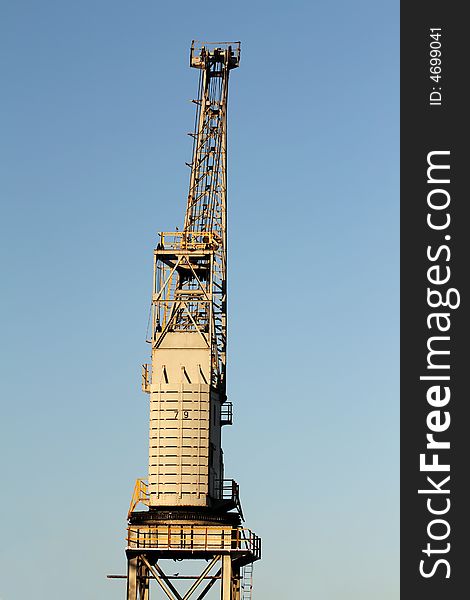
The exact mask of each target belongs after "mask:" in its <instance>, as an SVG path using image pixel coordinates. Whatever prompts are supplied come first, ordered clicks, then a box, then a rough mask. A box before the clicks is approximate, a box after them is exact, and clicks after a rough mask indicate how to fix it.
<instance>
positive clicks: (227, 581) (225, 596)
mask: <svg viewBox="0 0 470 600" xmlns="http://www.w3.org/2000/svg"><path fill="white" fill-rule="evenodd" d="M220 591H221V595H220V598H221V600H232V557H231V556H230V555H229V554H226V555H224V556H223V557H222V581H221V586H220Z"/></svg>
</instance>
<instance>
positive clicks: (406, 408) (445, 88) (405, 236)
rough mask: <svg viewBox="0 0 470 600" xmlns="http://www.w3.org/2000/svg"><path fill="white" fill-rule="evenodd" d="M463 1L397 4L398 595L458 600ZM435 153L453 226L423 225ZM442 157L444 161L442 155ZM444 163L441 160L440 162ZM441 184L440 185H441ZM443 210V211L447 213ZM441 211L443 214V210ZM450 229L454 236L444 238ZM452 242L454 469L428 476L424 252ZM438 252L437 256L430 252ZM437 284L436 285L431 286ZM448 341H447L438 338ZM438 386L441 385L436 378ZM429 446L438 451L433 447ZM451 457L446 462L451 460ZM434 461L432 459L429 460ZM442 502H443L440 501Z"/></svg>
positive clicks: (465, 553)
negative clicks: (443, 166)
mask: <svg viewBox="0 0 470 600" xmlns="http://www.w3.org/2000/svg"><path fill="white" fill-rule="evenodd" d="M464 9H465V3H461V2H443V1H441V2H436V1H435V0H428V1H423V0H419V1H417V2H402V3H401V17H400V20H401V42H400V61H401V77H400V86H401V88H400V101H401V125H400V135H401V158H400V169H401V190H400V193H401V216H400V221H401V245H400V252H401V257H400V261H401V281H400V284H401V299H400V302H401V306H400V310H401V331H400V334H401V361H400V365H401V417H400V421H401V424H400V425H401V456H400V467H401V489H400V503H401V506H400V510H401V527H400V537H401V542H400V543H401V559H400V571H401V572H400V576H401V586H400V590H401V591H400V595H401V600H418V599H419V600H420V599H421V598H423V599H426V600H434V599H437V598H439V600H444V599H445V600H453V599H454V598H455V599H457V598H458V599H459V600H460V599H462V598H466V597H469V598H470V591H469V582H468V579H469V578H470V561H469V558H470V548H469V546H470V528H469V521H470V519H469V517H468V515H467V505H468V503H469V492H467V491H466V490H467V489H469V488H470V467H469V463H470V411H469V406H470V394H469V384H468V382H467V379H469V378H470V352H469V345H470V331H469V294H468V288H469V286H468V278H469V274H470V268H469V266H468V262H469V260H470V250H469V243H468V241H469V240H470V227H469V223H470V218H467V217H466V215H467V213H468V212H470V211H468V210H467V208H468V207H469V206H470V194H469V191H468V189H467V188H468V187H469V179H470V160H469V159H470V153H469V150H468V148H467V144H468V143H469V135H468V133H469V131H468V130H469V126H468V120H469V114H468V113H469V109H470V106H469V103H468V102H467V101H466V97H465V89H466V88H468V87H469V83H470V78H469V71H470V69H469V68H468V66H467V63H468V57H469V56H470V48H469V40H470V35H469V26H470V25H469V24H468V23H467V22H466V21H465V18H464V14H463V13H464ZM430 28H441V30H442V37H441V38H440V39H441V42H442V48H441V51H442V72H441V75H442V77H441V79H440V81H439V82H438V83H435V82H433V81H431V79H430V74H431V73H430V70H429V67H430V63H429V59H430V53H429V50H430V46H429V43H430V41H431V39H430V31H429V30H430ZM433 86H434V87H437V88H439V87H440V88H442V89H441V92H442V106H430V105H429V95H430V92H431V91H432V87H433ZM436 150H450V165H451V169H450V180H451V181H450V184H449V185H447V186H441V187H445V188H446V189H447V190H448V191H449V193H450V195H451V203H450V206H449V211H450V216H451V223H450V226H449V228H448V230H445V231H433V230H431V229H430V228H429V227H428V226H427V223H426V218H427V213H428V212H429V210H428V206H427V194H428V192H429V191H430V189H431V187H432V185H430V184H428V183H427V177H426V170H427V166H428V165H427V154H428V152H431V151H436ZM441 160H442V159H441ZM444 162H445V160H444ZM437 187H439V186H437ZM444 212H445V211H444ZM442 216H443V214H442ZM445 235H450V236H451V239H450V240H445V239H444V236H445ZM444 244H447V245H448V246H449V248H450V251H451V257H450V260H449V261H448V262H446V261H445V258H444V256H445V255H446V252H445V251H443V252H442V254H441V259H439V260H438V261H437V262H439V264H440V265H441V266H442V268H443V269H444V268H445V265H448V266H449V267H450V269H451V279H450V282H449V283H448V284H447V285H441V286H440V287H441V289H442V291H443V293H444V291H445V288H448V287H454V288H457V289H458V290H459V292H460V296H461V304H460V307H459V308H457V309H455V310H452V309H445V307H442V308H438V309H436V310H437V311H444V310H446V312H449V313H450V318H451V327H450V330H449V332H448V333H447V334H446V333H441V335H449V336H450V338H451V339H450V341H449V342H448V349H450V356H447V357H443V361H441V362H445V361H446V360H447V359H448V362H450V370H449V371H448V372H446V373H444V371H435V373H437V374H441V375H442V374H449V375H450V377H451V380H450V382H447V383H444V382H443V385H449V387H450V389H451V400H450V402H449V404H448V405H447V407H445V408H444V407H443V408H441V411H445V410H448V411H449V412H450V416H451V424H450V427H449V429H448V430H447V431H445V432H443V433H441V434H436V436H435V437H436V439H441V440H448V441H450V444H451V448H450V450H442V451H440V452H439V461H440V462H449V461H450V472H449V473H443V472H441V473H440V472H436V473H434V474H433V473H422V472H420V468H419V455H420V454H421V453H424V452H426V433H428V432H429V430H428V428H427V424H426V417H427V415H428V413H429V412H430V411H431V410H436V409H435V408H433V407H431V406H430V405H429V404H428V402H427V400H426V391H427V389H428V387H429V386H430V385H431V383H430V382H424V381H420V379H419V378H420V376H421V375H426V374H428V375H429V374H430V372H429V370H427V352H428V349H427V346H426V344H427V341H428V338H429V337H430V336H431V335H438V334H439V333H438V332H437V333H436V329H435V328H433V329H431V330H430V329H428V326H427V323H426V318H427V316H428V314H429V313H430V312H434V310H433V309H431V308H429V306H428V304H427V297H426V294H427V287H428V285H430V284H429V282H428V281H427V269H428V268H429V267H430V266H432V265H433V264H436V263H432V262H430V261H429V260H428V258H427V256H426V249H427V247H428V246H431V247H432V248H433V249H437V248H439V246H440V245H444ZM434 255H435V254H434ZM430 287H433V288H437V286H434V285H432V286H431V285H430ZM442 347H443V348H444V347H445V344H443V345H442ZM435 384H436V385H437V383H435ZM428 453H432V451H428ZM446 459H447V460H446ZM428 460H429V459H428ZM427 475H429V476H431V477H433V475H434V480H435V481H436V482H440V481H442V479H444V478H445V477H446V476H447V475H450V481H449V482H448V484H447V485H445V486H442V488H449V489H450V494H449V495H448V496H447V495H444V494H443V495H440V494H434V495H433V496H429V497H431V498H433V499H435V500H432V501H431V502H435V504H433V505H432V506H434V508H440V507H441V508H442V507H444V506H445V505H446V503H445V502H446V501H445V500H444V498H445V497H448V498H449V499H450V502H451V505H450V509H449V512H448V513H446V514H445V515H441V518H443V519H446V520H447V521H448V523H449V525H450V528H451V530H450V534H449V536H448V538H446V539H444V540H442V541H435V540H432V539H430V538H429V536H428V532H427V527H428V525H429V523H430V521H432V520H433V519H434V518H440V517H439V516H438V515H435V516H433V515H431V514H430V513H429V511H428V508H427V504H426V503H427V498H428V496H426V495H420V494H418V489H423V488H424V489H426V488H431V487H432V486H431V485H429V484H428V483H427V481H426V476H427ZM439 502H440V504H439ZM431 530H432V531H433V532H434V534H437V535H441V534H442V535H443V534H444V533H445V530H446V528H445V526H444V525H441V528H440V529H439V525H435V526H433V528H432V529H431ZM428 542H429V543H431V546H432V547H433V549H434V548H436V549H441V550H442V549H444V548H445V547H447V546H446V544H447V543H449V544H450V550H449V552H445V553H442V554H439V553H436V554H432V555H431V556H430V557H428V556H427V555H426V554H425V553H423V549H426V546H427V543H428ZM440 558H442V559H445V560H447V561H448V562H449V565H450V577H449V578H446V574H447V573H448V571H447V566H446V565H445V564H440V565H438V566H436V571H435V574H434V575H433V576H431V577H428V578H425V577H423V576H422V575H421V574H420V571H419V567H420V561H421V560H425V566H424V570H425V571H426V572H427V573H429V572H431V571H432V570H433V567H434V565H435V563H436V561H437V560H439V559H440Z"/></svg>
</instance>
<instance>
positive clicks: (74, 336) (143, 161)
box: [0, 0, 399, 600]
mask: <svg viewBox="0 0 470 600" xmlns="http://www.w3.org/2000/svg"><path fill="white" fill-rule="evenodd" d="M0 5H1V9H0V74H1V87H2V92H1V95H0V104H1V111H0V193H1V196H0V199H1V232H0V245H1V252H0V260H1V263H2V264H1V269H2V271H1V272H2V277H1V283H2V292H1V297H0V302H1V312H0V314H1V319H2V324H1V341H2V343H1V356H0V367H1V371H2V373H1V376H0V380H1V384H0V385H1V401H2V408H1V441H0V444H1V477H2V488H3V491H2V493H1V495H0V503H1V508H0V514H1V519H2V523H1V531H2V543H1V545H0V553H1V556H0V599H1V600H29V599H31V598H34V599H35V600H55V599H57V600H59V599H62V598H67V599H68V600H95V599H97V598H100V599H103V600H112V599H117V598H124V597H125V592H124V583H123V582H119V581H108V580H106V578H105V576H106V575H107V574H108V573H115V574H119V573H124V572H125V555H124V532H125V525H126V519H125V517H126V513H127V508H128V504H129V500H130V496H131V492H132V488H133V485H134V481H135V479H136V478H137V477H139V476H145V474H146V465H147V419H148V414H147V411H148V397H147V396H146V395H144V394H142V393H141V392H140V365H141V363H142V362H146V361H147V359H148V356H149V347H148V344H145V341H144V340H145V332H146V325H147V317H148V308H149V304H150V291H151V275H152V249H153V246H154V245H155V242H156V232H157V231H162V230H163V231H164V230H169V231H172V230H174V228H175V226H177V225H178V226H180V227H181V225H182V221H183V213H184V208H185V201H186V194H187V187H188V178H189V170H188V168H187V167H186V166H185V164H184V163H185V161H189V160H190V153H191V139H190V138H189V137H188V136H186V133H187V132H188V131H191V129H192V127H193V122H194V105H192V104H191V103H190V102H189V101H190V99H191V98H193V97H195V94H196V89H197V75H198V73H197V72H196V71H195V70H193V69H190V68H189V66H188V55H189V47H190V43H191V40H192V39H193V38H195V39H203V40H204V39H205V40H241V41H242V59H241V66H240V68H239V69H238V70H236V71H235V72H233V74H232V77H231V89H230V102H229V104H230V107H229V115H230V117H229V219H230V222H229V228H230V232H229V243H230V247H229V252H230V255H229V269H230V271H229V277H230V283H229V294H230V296H229V300H230V306H229V319H230V321H229V323H230V325H229V327H230V331H229V335H230V341H229V356H228V360H229V363H228V364H229V367H228V369H229V370H228V387H229V399H230V400H231V401H232V402H233V403H234V409H235V424H234V426H233V427H232V428H225V429H224V450H225V458H226V474H227V476H228V477H233V478H235V479H237V480H238V481H239V483H240V485H241V493H242V500H243V504H244V510H245V515H246V517H247V525H249V526H250V527H252V528H253V529H254V531H256V532H257V533H258V534H259V535H261V536H262V538H263V560H262V561H261V562H260V563H258V564H257V565H256V567H255V596H254V599H256V600H291V599H297V598H306V599H309V600H310V599H311V600H344V599H347V600H377V599H380V600H392V599H394V600H395V599H396V598H398V439H399V438H398V43H399V37H398V36H399V33H398V2H397V0H393V1H392V0H386V1H384V2H376V1H375V0H359V1H356V2H349V1H347V0H338V1H336V2H327V1H326V0H322V1H315V0H311V1H309V2H307V1H303V2H300V1H298V0H291V1H289V2H279V1H277V0H271V1H270V2H255V1H253V0H252V1H245V0H239V1H237V2H224V3H211V2H194V1H191V2H189V1H188V2H187V1H180V2H171V3H163V2H157V1H156V0H154V1H150V0H139V1H134V2H130V1H127V2H126V1H124V0H112V1H111V0H93V1H92V0H80V1H75V2H73V1H71V0H55V1H54V0H41V1H34V0H30V1H27V0H14V1H10V2H6V1H5V2H1V3H0Z"/></svg>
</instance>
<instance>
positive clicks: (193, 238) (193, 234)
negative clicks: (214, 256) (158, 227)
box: [157, 231, 222, 250]
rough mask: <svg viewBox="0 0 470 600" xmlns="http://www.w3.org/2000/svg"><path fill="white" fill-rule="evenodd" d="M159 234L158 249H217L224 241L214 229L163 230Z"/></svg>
mask: <svg viewBox="0 0 470 600" xmlns="http://www.w3.org/2000/svg"><path fill="white" fill-rule="evenodd" d="M158 235H159V236H160V243H159V244H158V246H157V250H158V249H159V248H160V249H162V250H205V249H207V248H209V249H214V250H215V249H216V248H218V247H219V246H220V244H221V241H222V240H221V239H220V236H218V235H217V234H216V233H215V232H214V231H161V232H159V234H158Z"/></svg>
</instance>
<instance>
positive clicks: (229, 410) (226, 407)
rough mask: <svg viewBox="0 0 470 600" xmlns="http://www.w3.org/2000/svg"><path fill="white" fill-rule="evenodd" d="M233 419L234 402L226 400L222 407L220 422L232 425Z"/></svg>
mask: <svg viewBox="0 0 470 600" xmlns="http://www.w3.org/2000/svg"><path fill="white" fill-rule="evenodd" d="M232 419H233V404H232V403H231V402H224V404H222V406H221V407H220V424H221V425H231V424H232V422H233V421H232Z"/></svg>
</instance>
